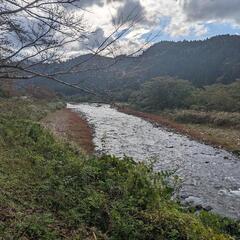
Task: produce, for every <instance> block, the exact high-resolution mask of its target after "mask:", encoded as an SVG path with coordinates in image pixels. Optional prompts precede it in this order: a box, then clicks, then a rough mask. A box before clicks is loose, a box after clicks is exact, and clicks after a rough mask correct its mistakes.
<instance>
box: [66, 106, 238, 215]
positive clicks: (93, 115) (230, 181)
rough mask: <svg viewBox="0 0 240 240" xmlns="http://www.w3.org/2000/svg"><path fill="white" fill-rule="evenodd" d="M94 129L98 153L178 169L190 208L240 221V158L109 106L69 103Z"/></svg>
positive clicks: (158, 168)
mask: <svg viewBox="0 0 240 240" xmlns="http://www.w3.org/2000/svg"><path fill="white" fill-rule="evenodd" d="M68 108H70V109H72V110H73V111H76V112H79V114H81V115H82V116H84V117H85V118H86V120H87V121H88V123H89V124H90V125H91V126H92V128H93V130H94V139H93V141H94V145H95V150H96V152H100V153H107V154H112V155H116V156H118V157H124V155H126V156H129V157H132V158H133V159H134V160H135V161H149V160H151V159H152V160H154V162H155V164H154V169H155V170H156V171H162V170H177V171H176V174H177V175H178V176H179V177H180V178H181V179H182V184H181V185H182V186H181V189H180V193H179V195H180V197H181V199H182V201H183V202H184V203H189V204H192V205H198V206H202V207H203V208H205V209H212V210H213V211H214V212H217V213H219V214H221V215H224V216H228V217H231V218H238V219H240V159H239V158H238V157H236V156H235V155H233V154H231V153H229V152H227V151H225V150H222V149H217V148H214V147H212V146H209V145H205V144H202V143H199V142H197V141H193V140H191V139H189V138H187V137H186V136H182V135H180V134H176V133H174V132H170V131H168V130H167V129H165V128H163V127H159V126H154V125H153V124H151V123H150V122H147V121H145V120H143V119H141V118H138V117H135V116H131V115H127V114H125V113H121V112H119V111H117V110H116V109H114V108H112V107H110V106H109V105H103V104H87V103H86V104H76V105H70V104H68Z"/></svg>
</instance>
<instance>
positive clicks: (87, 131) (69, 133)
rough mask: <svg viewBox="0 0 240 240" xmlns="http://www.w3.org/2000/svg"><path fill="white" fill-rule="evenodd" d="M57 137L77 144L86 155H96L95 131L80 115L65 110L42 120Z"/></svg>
mask: <svg viewBox="0 0 240 240" xmlns="http://www.w3.org/2000/svg"><path fill="white" fill-rule="evenodd" d="M41 123H42V124H43V126H44V127H46V128H47V129H49V130H50V131H51V132H52V133H53V134H54V135H55V136H57V137H60V138H62V139H64V140H67V141H71V142H73V143H74V144H76V145H77V146H78V147H80V149H81V150H82V151H83V152H84V153H86V154H89V155H90V154H93V153H94V144H93V130H92V128H91V127H90V126H89V124H88V122H87V121H86V119H84V118H83V117H82V116H81V115H80V114H78V113H76V112H73V111H71V110H70V109H67V108H63V109H61V110H57V111H55V112H53V113H50V114H48V115H47V116H46V117H45V118H44V119H42V120H41Z"/></svg>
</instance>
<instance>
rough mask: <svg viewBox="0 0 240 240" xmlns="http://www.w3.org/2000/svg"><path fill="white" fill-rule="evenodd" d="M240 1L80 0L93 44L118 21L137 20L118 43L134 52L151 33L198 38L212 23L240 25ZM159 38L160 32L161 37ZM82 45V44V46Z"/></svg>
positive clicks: (109, 31) (206, 31) (204, 34)
mask: <svg viewBox="0 0 240 240" xmlns="http://www.w3.org/2000/svg"><path fill="white" fill-rule="evenodd" d="M239 1H240V0H81V1H79V3H80V4H81V6H82V7H83V8H85V9H86V10H87V11H86V12H85V13H84V16H85V21H86V22H87V23H88V25H89V29H90V31H92V32H94V34H93V38H91V39H90V40H89V41H88V43H90V45H91V44H92V45H93V44H95V45H96V42H97V41H96V38H99V39H100V40H99V42H101V41H102V40H103V39H104V38H106V37H108V36H109V35H111V33H112V32H114V30H115V29H116V28H115V27H116V26H114V25H117V24H119V23H125V24H126V25H127V24H130V23H131V22H132V20H133V19H134V17H135V18H136V16H137V19H138V20H140V19H141V21H137V23H135V25H134V27H133V28H132V29H131V31H129V32H127V34H125V36H124V37H123V38H121V39H120V40H119V42H118V44H119V46H121V47H122V51H125V52H127V53H129V52H131V50H132V51H134V50H135V49H137V48H138V47H141V45H143V44H144V41H145V40H146V36H148V35H149V34H150V33H151V32H160V33H161V34H162V35H164V36H165V37H166V36H167V38H170V39H183V38H187V37H191V38H200V37H202V36H206V35H207V33H208V30H209V29H208V26H209V24H211V23H219V24H222V23H227V24H230V25H231V26H237V25H238V26H240V14H239V13H240V2H239ZM159 39H161V35H160V38H159ZM81 47H83V46H82V45H81Z"/></svg>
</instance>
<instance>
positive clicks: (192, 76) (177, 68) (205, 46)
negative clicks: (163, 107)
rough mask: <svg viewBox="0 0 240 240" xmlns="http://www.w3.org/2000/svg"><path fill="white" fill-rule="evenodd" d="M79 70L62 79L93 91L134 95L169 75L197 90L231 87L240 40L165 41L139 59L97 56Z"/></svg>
mask: <svg viewBox="0 0 240 240" xmlns="http://www.w3.org/2000/svg"><path fill="white" fill-rule="evenodd" d="M90 56H91V55H85V56H80V57H78V58H75V59H72V60H69V61H67V62H65V63H61V64H51V65H44V66H42V67H40V68H42V70H43V71H44V72H46V71H47V72H53V71H56V70H58V71H59V70H60V71H64V70H65V69H67V68H69V67H70V66H73V65H74V64H75V63H76V62H82V61H84V60H85V59H87V58H89V57H90ZM79 69H80V72H79V73H77V74H76V73H74V74H67V75H62V76H61V78H62V79H64V80H65V81H68V82H74V83H77V82H79V83H80V84H81V85H83V86H87V87H89V88H92V89H95V88H96V89H104V90H106V89H107V90H111V91H118V90H123V89H128V90H129V91H131V90H132V89H135V88H137V87H138V86H139V84H141V83H143V82H144V81H146V80H149V79H151V78H153V77H157V76H166V75H168V76H172V77H177V78H181V79H186V80H189V81H190V82H192V83H193V84H194V85H195V86H204V85H211V84H214V83H224V84H228V83H231V82H233V81H235V80H236V79H239V78H240V36H237V35H234V36H230V35H223V36H216V37H213V38H210V39H207V40H204V41H182V42H169V41H163V42H160V43H157V44H155V45H153V46H152V47H150V48H149V49H147V50H146V51H145V52H144V53H143V54H142V55H140V56H138V57H127V56H119V57H117V58H116V59H112V58H106V57H101V56H97V57H94V58H91V60H90V61H87V62H86V63H85V64H81V65H80V67H79ZM92 69H94V70H92ZM96 69H97V70H96ZM37 82H38V84H39V83H40V84H42V83H43V82H45V81H43V80H42V79H38V81H37ZM48 82H49V81H48ZM45 83H46V82H45ZM48 86H50V87H53V88H54V89H57V90H61V92H64V93H66V94H72V93H74V91H73V90H72V89H69V88H66V87H62V86H57V85H56V84H55V83H52V84H49V83H48Z"/></svg>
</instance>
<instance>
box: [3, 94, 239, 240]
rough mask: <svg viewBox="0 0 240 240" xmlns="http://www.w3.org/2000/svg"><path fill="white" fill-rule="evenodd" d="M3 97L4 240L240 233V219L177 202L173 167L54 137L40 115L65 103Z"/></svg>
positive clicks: (194, 239)
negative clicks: (91, 153)
mask: <svg viewBox="0 0 240 240" xmlns="http://www.w3.org/2000/svg"><path fill="white" fill-rule="evenodd" d="M0 103H1V106H0V169H1V170H0V239H163V240H165V239H169V240H171V239H179V240H180V239H192V240H197V239H201V240H203V239H206V240H211V239H212V240H213V239H214V240H217V239H219V240H223V239H234V238H236V239H237V238H239V237H240V232H239V231H240V230H239V229H240V225H239V223H238V222H234V221H232V220H229V219H225V218H220V217H218V216H215V215H213V214H210V213H205V212H202V213H201V214H200V215H195V214H194V213H191V212H190V211H188V210H186V209H184V208H182V207H181V206H180V205H179V204H177V203H176V202H173V201H172V200H171V196H172V188H171V187H169V186H168V185H167V184H166V180H167V176H168V174H164V173H154V172H153V171H152V169H151V166H146V165H143V164H137V163H135V162H133V161H132V160H131V159H128V158H125V159H124V160H121V161H120V160H119V159H117V158H115V157H110V156H102V157H99V158H97V157H86V156H84V155H82V154H81V153H80V152H79V150H78V149H75V148H74V147H73V146H71V145H68V144H66V143H62V142H60V141H58V140H56V139H54V137H53V136H52V135H51V134H50V133H49V132H48V131H47V130H45V129H43V128H42V127H41V126H40V124H39V123H38V122H37V121H38V120H39V118H41V117H43V116H44V115H45V114H46V113H47V112H49V111H51V110H54V109H55V108H57V107H60V106H61V104H59V103H48V104H47V103H46V102H35V101H32V100H20V99H15V100H13V99H11V100H1V102H0ZM229 235H231V236H232V237H230V236H229Z"/></svg>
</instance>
